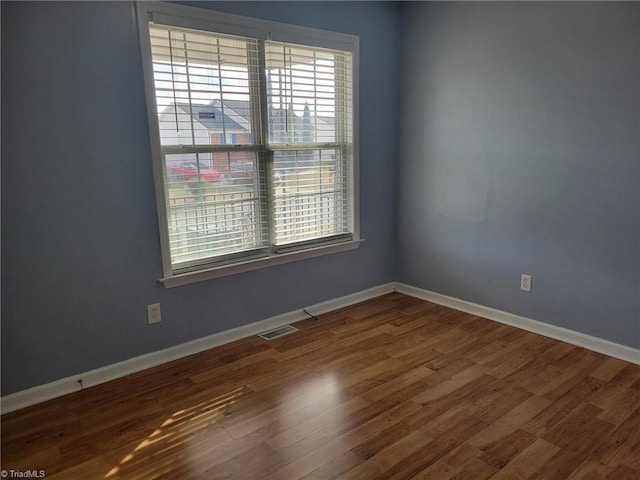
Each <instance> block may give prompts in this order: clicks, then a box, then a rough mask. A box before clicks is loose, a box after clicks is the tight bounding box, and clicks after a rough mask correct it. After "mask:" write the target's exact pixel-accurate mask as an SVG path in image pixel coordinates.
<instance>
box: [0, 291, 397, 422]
mask: <svg viewBox="0 0 640 480" xmlns="http://www.w3.org/2000/svg"><path fill="white" fill-rule="evenodd" d="M394 287H395V284H394V283H388V284H384V285H379V286H377V287H373V288H369V289H367V290H363V291H361V292H356V293H353V294H350V295H346V296H344V297H340V298H335V299H333V300H328V301H326V302H321V303H318V304H315V305H311V306H309V307H306V308H305V309H306V310H307V311H308V312H310V313H312V314H314V315H320V314H323V313H327V312H330V311H333V310H337V309H339V308H344V307H348V306H350V305H354V304H356V303H360V302H364V301H366V300H370V299H372V298H375V297H379V296H380V295H384V294H386V293H390V292H393V290H394ZM305 318H309V317H308V316H307V314H305V313H304V312H303V311H302V309H300V310H294V311H292V312H288V313H284V314H282V315H277V316H275V317H271V318H267V319H265V320H261V321H259V322H255V323H251V324H249V325H244V326H242V327H238V328H233V329H231V330H226V331H224V332H219V333H214V334H213V335H208V336H206V337H202V338H198V339H196V340H193V341H191V342H187V343H182V344H180V345H176V346H174V347H170V348H165V349H164V350H158V351H157V352H152V353H147V354H145V355H140V356H138V357H134V358H130V359H129V360H124V361H122V362H118V363H114V364H112V365H107V366H106V367H102V368H98V369H95V370H91V371H88V372H84V373H78V374H77V375H73V376H71V377H66V378H61V379H60V380H56V381H54V382H51V383H46V384H44V385H38V386H36V387H32V388H29V389H27V390H22V391H20V392H16V393H12V394H11V395H7V396H5V397H2V402H1V411H2V413H8V412H12V411H14V410H19V409H21V408H25V407H28V406H30V405H35V404H36V403H40V402H44V401H45V400H50V399H52V398H57V397H61V396H63V395H66V394H68V393H72V392H75V391H77V390H78V389H79V384H78V379H82V384H83V386H84V387H90V386H93V385H98V384H101V383H105V382H108V381H110V380H115V379H116V378H120V377H124V376H125V375H129V374H131V373H136V372H139V371H141V370H145V369H147V368H151V367H155V366H157V365H161V364H163V363H167V362H170V361H172V360H177V359H179V358H183V357H186V356H188V355H193V354H195V353H200V352H203V351H205V350H209V349H211V348H214V347H217V346H219V345H223V344H225V343H230V342H233V341H236V340H240V339H241V338H246V337H250V336H251V335H256V334H258V333H261V332H264V331H266V330H270V329H272V328H277V327H281V326H283V325H286V324H288V323H293V322H297V321H300V320H304V319H305Z"/></svg>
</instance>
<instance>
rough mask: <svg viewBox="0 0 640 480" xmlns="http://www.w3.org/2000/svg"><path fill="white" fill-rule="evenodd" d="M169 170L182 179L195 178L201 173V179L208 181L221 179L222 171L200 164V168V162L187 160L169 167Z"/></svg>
mask: <svg viewBox="0 0 640 480" xmlns="http://www.w3.org/2000/svg"><path fill="white" fill-rule="evenodd" d="M169 171H170V172H171V173H172V174H173V175H175V176H176V177H178V178H179V179H180V180H195V179H197V178H198V174H200V180H205V181H207V182H213V181H214V180H220V177H221V175H220V172H219V171H217V170H215V169H213V168H206V167H203V166H202V165H200V169H199V170H198V164H197V163H195V162H185V163H182V164H180V165H174V166H173V167H169Z"/></svg>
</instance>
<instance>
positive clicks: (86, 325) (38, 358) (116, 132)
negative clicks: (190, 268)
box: [1, 2, 399, 395]
mask: <svg viewBox="0 0 640 480" xmlns="http://www.w3.org/2000/svg"><path fill="white" fill-rule="evenodd" d="M198 6H203V7H214V6H215V7H216V8H220V9H222V10H225V11H230V12H235V13H244V14H247V15H251V16H257V17H263V18H268V19H272V20H277V21H284V22H290V23H296V24H300V25H305V26H310V27H316V28H324V29H329V30H335V31H340V32H345V33H351V34H357V35H359V36H360V41H361V63H360V67H361V75H362V79H363V80H362V82H361V85H360V95H361V100H362V108H361V125H360V133H361V138H362V149H361V159H362V162H361V170H362V174H361V203H362V211H361V230H362V235H363V237H364V238H366V239H367V241H366V243H364V244H363V245H362V246H361V247H360V248H359V249H358V250H355V251H351V252H346V253H341V254H336V255H330V256H326V257H322V258H318V259H312V260H308V261H302V262H296V263H292V264H288V265H284V266H279V267H273V268H268V269H263V270H259V271H255V272H250V273H246V274H241V275H236V276H232V277H226V278H221V279H216V280H211V281H207V282H203V283H198V284H194V285H190V286H185V287H179V288H175V289H169V290H167V289H164V288H163V287H162V286H161V285H160V284H159V283H158V282H157V281H156V279H157V278H159V277H160V276H161V275H162V267H161V260H160V247H159V240H158V226H157V220H156V210H155V199H154V191H153V188H154V187H153V182H152V169H151V158H150V148H149V135H148V126H147V119H146V110H145V108H146V107H145V101H144V90H143V79H142V68H141V65H140V48H139V44H138V37H137V25H136V22H135V17H134V9H133V6H132V4H131V3H123V2H111V3H94V2H86V3H49V2H47V3H31V2H27V3H11V2H2V4H1V8H2V286H3V291H2V395H7V394H10V393H13V392H16V391H19V390H22V389H25V388H28V387H31V386H35V385H39V384H43V383H46V382H50V381H53V380H56V379H59V378H62V377H65V376H69V375H73V374H76V373H80V372H84V371H87V370H91V369H94V368H98V367H101V366H104V365H108V364H112V363H115V362H118V361H121V360H125V359H128V358H131V357H134V356H137V355H141V354H144V353H148V352H152V351H156V350H159V349H162V348H166V347H170V346H172V345H176V344H179V343H182V342H186V341H189V340H192V339H195V338H198V337H202V336H205V335H209V334H212V333H215V332H220V331H223V330H226V329H229V328H233V327H237V326H240V325H243V324H248V323H250V322H255V321H258V320H262V319H265V318H268V317H271V316H273V315H277V314H281V313H284V312H288V311H291V310H294V309H298V308H301V307H304V306H306V305H309V304H313V303H317V302H320V301H323V300H328V299H331V298H335V297H340V296H342V295H346V294H349V293H352V292H356V291H360V290H363V289H366V288H369V287H372V286H375V285H379V284H382V283H386V282H390V281H392V280H394V278H395V271H394V269H395V258H394V251H395V245H394V242H395V234H394V228H393V226H394V222H395V217H394V213H395V210H396V209H395V205H394V202H395V199H396V192H395V185H396V180H395V175H396V172H397V168H396V165H395V156H396V152H397V141H396V140H395V138H396V136H395V135H393V134H390V132H395V128H396V125H397V122H398V115H399V113H398V112H399V108H398V97H397V84H398V83H397V81H398V80H397V77H398V70H399V63H398V55H397V50H396V49H397V44H396V39H397V32H396V27H397V20H396V15H397V10H396V8H395V6H394V5H392V4H387V3H375V4H366V3H360V2H356V3H334V4H331V5H328V4H321V3H306V2H305V3H286V4H285V3H266V2H258V3H255V4H252V3H239V4H232V3H228V4H219V5H214V4H205V3H201V2H198ZM155 302H161V303H162V315H163V322H162V323H161V324H158V325H154V326H148V325H147V323H146V305H147V304H149V303H155Z"/></svg>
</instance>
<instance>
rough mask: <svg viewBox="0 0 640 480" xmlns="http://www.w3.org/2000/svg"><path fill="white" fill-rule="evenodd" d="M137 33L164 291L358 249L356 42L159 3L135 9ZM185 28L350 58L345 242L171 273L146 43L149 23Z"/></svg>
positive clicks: (353, 38)
mask: <svg viewBox="0 0 640 480" xmlns="http://www.w3.org/2000/svg"><path fill="white" fill-rule="evenodd" d="M137 19H138V32H139V37H140V46H141V54H142V66H143V74H144V81H145V96H146V101H147V117H148V122H149V135H150V140H151V154H152V159H153V177H154V184H155V193H156V210H157V215H158V227H159V235H160V247H161V255H162V265H163V277H162V278H160V279H158V280H159V281H160V282H162V283H163V284H164V286H165V287H168V288H169V287H176V286H180V285H186V284H189V283H193V282H199V281H204V280H208V279H211V278H217V277H223V276H227V275H233V274H237V273H242V272H247V271H251V270H255V269H259V268H264V267H269V266H273V265H279V264H283V263H289V262H293V261H299V260H304V259H308V258H313V257H318V256H321V255H327V254H332V253H337V252H343V251H347V250H353V249H355V248H358V247H359V245H360V243H361V242H362V239H361V238H360V205H359V197H360V195H359V118H358V112H359V108H358V97H359V95H358V85H359V37H358V36H356V35H349V34H344V33H338V32H331V31H327V30H319V29H314V28H308V27H301V26H297V25H291V24H286V23H280V22H273V21H269V20H263V19H258V18H254V17H246V16H241V15H234V14H228V13H222V12H218V11H215V10H209V9H203V8H198V7H190V6H183V5H176V4H170V3H160V2H138V3H137ZM151 21H153V22H155V23H159V24H164V25H170V26H175V27H182V28H190V29H196V30H202V31H209V32H213V33H220V34H228V35H238V36H244V37H252V38H255V39H258V40H264V41H278V42H286V43H292V44H300V45H307V46H310V47H317V48H329V49H334V50H343V51H349V52H351V54H352V61H353V65H352V82H353V84H352V108H353V125H352V128H353V132H352V139H353V145H352V159H351V165H350V167H351V169H350V172H349V173H350V175H351V182H350V183H351V185H350V187H351V188H350V189H349V195H350V196H351V197H350V199H349V200H350V205H351V206H352V211H351V215H352V229H353V231H352V232H350V233H351V238H350V239H348V240H346V241H344V240H342V241H337V242H335V243H318V244H313V243H312V244H311V245H310V247H308V248H302V249H295V250H294V251H284V252H280V253H278V252H277V251H276V249H273V248H272V247H273V245H272V246H271V247H270V252H269V254H268V255H267V256H262V257H258V258H253V259H251V258H250V259H242V260H240V261H236V262H232V263H226V264H221V265H215V266H204V267H202V268H197V269H194V270H191V271H187V272H184V273H176V272H174V270H173V267H172V263H171V253H170V245H169V228H168V226H169V219H168V215H167V198H166V195H165V181H166V180H165V173H164V166H163V162H162V152H161V146H160V132H159V124H158V116H157V108H156V99H155V83H154V73H153V60H152V55H151V43H150V39H149V23H150V22H151Z"/></svg>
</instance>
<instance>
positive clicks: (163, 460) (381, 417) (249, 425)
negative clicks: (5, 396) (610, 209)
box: [2, 293, 640, 480]
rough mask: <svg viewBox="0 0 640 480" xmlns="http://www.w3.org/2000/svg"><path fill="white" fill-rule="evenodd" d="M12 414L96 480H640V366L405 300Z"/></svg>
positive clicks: (58, 475) (57, 468)
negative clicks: (227, 479) (159, 479)
mask: <svg viewBox="0 0 640 480" xmlns="http://www.w3.org/2000/svg"><path fill="white" fill-rule="evenodd" d="M296 326H297V327H298V328H300V330H301V331H300V332H297V333H295V334H292V335H289V336H286V337H282V338H280V339H277V340H273V341H269V342H267V341H264V340H262V339H260V338H258V337H252V338H247V339H244V340H241V341H238V342H235V343H232V344H229V345H225V346H222V347H219V348H216V349H213V350H210V351H208V352H205V353H202V354H199V355H195V356H191V357H188V358H185V359H181V360H178V361H175V362H172V363H170V364H166V365H163V366H160V367H157V368H153V369H150V370H147V371H145V372H141V373H138V374H135V375H130V376H128V377H125V378H122V379H119V380H116V381H113V382H110V383H107V384H104V385H99V386H96V387H92V388H87V389H85V390H82V391H79V392H77V393H74V394H72V395H68V396H66V397H62V398H59V399H55V400H52V401H49V402H46V403H43V404H40V405H37V406H34V407H30V408H27V409H23V410H20V411H17V412H13V413H9V414H7V415H4V416H3V417H2V468H3V469H5V470H10V469H13V470H16V471H22V470H40V469H42V470H44V471H45V472H46V478H47V479H48V480H51V479H64V480H76V479H78V480H89V479H104V480H116V479H144V480H148V479H155V478H166V479H172V480H182V479H192V478H193V479H196V478H197V479H209V478H211V479H214V478H215V479H218V478H242V479H284V480H292V479H298V478H304V479H331V478H340V479H366V480H370V479H385V480H388V479H437V480H440V479H469V480H480V479H486V478H491V479H496V480H497V479H506V480H511V479H570V480H576V479H602V478H607V479H615V480H624V479H634V480H637V479H639V478H640V366H637V365H633V364H630V363H627V362H624V361H622V360H617V359H613V358H609V357H606V356H604V355H601V354H598V353H594V352H591V351H588V350H585V349H582V348H578V347H574V346H571V345H568V344H565V343H562V342H558V341H555V340H551V339H548V338H545V337H541V336H538V335H534V334H531V333H528V332H525V331H522V330H518V329H515V328H512V327H508V326H505V325H501V324H499V323H495V322H492V321H489V320H485V319H481V318H478V317H475V316H473V315H468V314H464V313H460V312H457V311H454V310H450V309H448V308H445V307H440V306H437V305H434V304H430V303H427V302H424V301H421V300H417V299H415V298H411V297H407V296H404V295H400V294H396V293H393V294H389V295H385V296H383V297H380V298H378V299H375V300H372V301H369V302H366V303H363V304H360V305H357V306H354V307H351V308H348V309H344V310H341V311H337V312H333V313H330V314H326V315H322V316H321V317H320V319H319V321H316V320H313V319H310V320H305V321H303V322H300V323H298V324H296Z"/></svg>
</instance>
